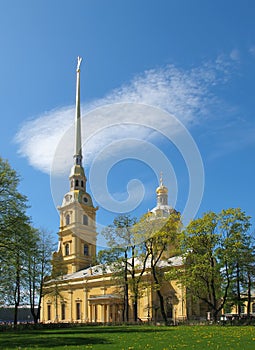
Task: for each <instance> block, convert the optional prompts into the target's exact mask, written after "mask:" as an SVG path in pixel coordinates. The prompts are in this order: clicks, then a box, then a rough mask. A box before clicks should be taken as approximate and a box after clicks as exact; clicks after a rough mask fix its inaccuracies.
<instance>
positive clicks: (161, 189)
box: [156, 172, 168, 194]
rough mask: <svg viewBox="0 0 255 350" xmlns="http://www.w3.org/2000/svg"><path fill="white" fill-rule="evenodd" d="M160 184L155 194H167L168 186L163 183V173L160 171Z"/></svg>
mask: <svg viewBox="0 0 255 350" xmlns="http://www.w3.org/2000/svg"><path fill="white" fill-rule="evenodd" d="M159 182H160V185H159V187H158V188H157V189H156V193H157V194H164V193H165V194H167V193H168V188H167V187H166V186H164V185H163V174H162V172H161V173H160V180H159Z"/></svg>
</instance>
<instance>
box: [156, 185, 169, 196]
mask: <svg viewBox="0 0 255 350" xmlns="http://www.w3.org/2000/svg"><path fill="white" fill-rule="evenodd" d="M156 193H157V194H161V193H168V189H167V187H166V186H163V185H160V186H159V187H158V188H157V189H156Z"/></svg>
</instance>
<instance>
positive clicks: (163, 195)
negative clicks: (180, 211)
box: [150, 172, 175, 218]
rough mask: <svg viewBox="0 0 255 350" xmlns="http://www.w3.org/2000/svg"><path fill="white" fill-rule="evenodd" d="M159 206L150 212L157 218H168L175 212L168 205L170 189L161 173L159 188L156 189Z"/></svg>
mask: <svg viewBox="0 0 255 350" xmlns="http://www.w3.org/2000/svg"><path fill="white" fill-rule="evenodd" d="M156 195H157V205H156V207H155V208H153V209H152V210H151V211H150V212H151V213H152V214H154V215H156V216H157V217H165V218H167V217H168V216H169V215H170V214H172V213H173V212H175V210H174V209H173V208H172V207H171V206H170V205H168V188H167V187H166V186H164V184H163V174H162V172H161V173H160V180H159V186H158V187H157V189H156Z"/></svg>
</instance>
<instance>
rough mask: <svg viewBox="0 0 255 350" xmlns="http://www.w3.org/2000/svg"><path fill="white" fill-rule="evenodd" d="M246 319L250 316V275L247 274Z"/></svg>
mask: <svg viewBox="0 0 255 350" xmlns="http://www.w3.org/2000/svg"><path fill="white" fill-rule="evenodd" d="M247 278H248V292H247V317H250V316H251V274H250V272H248V276H247Z"/></svg>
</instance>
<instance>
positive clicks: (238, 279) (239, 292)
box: [236, 263, 242, 318]
mask: <svg viewBox="0 0 255 350" xmlns="http://www.w3.org/2000/svg"><path fill="white" fill-rule="evenodd" d="M236 292H237V313H238V318H241V302H242V300H241V291H240V269H239V264H238V263H237V264H236Z"/></svg>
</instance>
